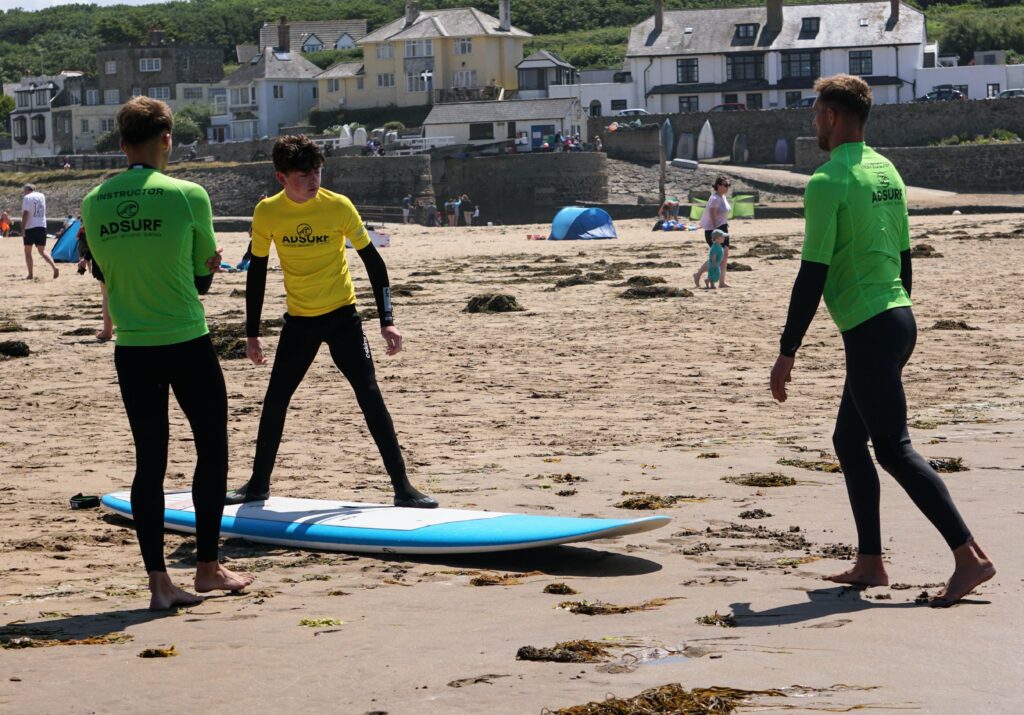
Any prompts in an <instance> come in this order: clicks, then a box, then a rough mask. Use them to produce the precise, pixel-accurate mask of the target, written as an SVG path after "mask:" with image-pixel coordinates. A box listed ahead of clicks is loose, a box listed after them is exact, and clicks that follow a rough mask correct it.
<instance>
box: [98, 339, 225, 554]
mask: <svg viewBox="0 0 1024 715" xmlns="http://www.w3.org/2000/svg"><path fill="white" fill-rule="evenodd" d="M114 365H115V367H116V368H117V379H118V382H119V383H120V385H121V399H122V400H123V401H124V409H125V412H127V413H128V423H129V424H130V425H131V429H132V437H133V438H134V439H135V480H134V481H133V482H132V517H133V520H134V522H135V531H136V533H137V534H138V537H139V548H140V549H141V550H142V560H143V562H144V563H145V564H146V571H147V572H149V571H166V570H167V567H166V565H165V563H164V488H163V487H164V473H165V472H166V471H167V441H168V437H169V434H168V433H169V429H168V415H167V398H168V388H170V389H171V390H174V396H175V398H176V399H177V400H178V404H179V405H181V409H182V411H183V412H184V413H185V417H186V418H187V419H188V422H189V425H190V426H191V427H192V435H193V438H194V439H195V446H196V456H197V460H196V469H195V474H194V475H193V477H192V501H193V504H194V505H195V511H196V559H197V560H198V561H216V560H217V540H218V538H219V537H220V518H221V514H222V513H223V511H224V492H225V490H226V489H227V479H228V431H227V430H228V398H227V390H226V389H225V386H224V375H223V374H222V373H221V370H220V363H218V362H217V354H216V353H215V352H214V350H213V343H211V342H210V336H209V335H204V336H202V337H200V338H196V339H195V340H189V341H187V342H184V343H177V344H175V345H160V346H155V347H126V346H123V345H118V346H117V347H116V348H114Z"/></svg>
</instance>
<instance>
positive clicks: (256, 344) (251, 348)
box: [245, 338, 267, 365]
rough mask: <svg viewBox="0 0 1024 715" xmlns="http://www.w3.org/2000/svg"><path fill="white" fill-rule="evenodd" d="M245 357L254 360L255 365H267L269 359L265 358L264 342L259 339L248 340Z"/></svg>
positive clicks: (246, 340)
mask: <svg viewBox="0 0 1024 715" xmlns="http://www.w3.org/2000/svg"><path fill="white" fill-rule="evenodd" d="M245 356H246V357H247V358H249V359H250V360H252V364H253V365H266V364H267V358H265V357H264V356H263V341H262V340H260V339H259V338H246V339H245Z"/></svg>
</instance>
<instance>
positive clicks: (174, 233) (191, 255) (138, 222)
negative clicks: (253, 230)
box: [82, 167, 217, 346]
mask: <svg viewBox="0 0 1024 715" xmlns="http://www.w3.org/2000/svg"><path fill="white" fill-rule="evenodd" d="M82 221H83V223H84V225H85V235H86V237H87V239H88V241H89V250H90V251H91V252H92V255H93V258H94V259H95V260H96V262H97V263H98V264H99V267H100V269H101V270H102V271H103V275H104V278H105V280H106V285H107V292H108V294H109V297H110V317H111V318H112V319H113V321H114V325H115V326H116V328H117V344H118V345H125V346H150V345H173V344H175V343H183V342H186V341H188V340H194V339H195V338H198V337H200V336H203V335H206V334H207V333H208V332H209V330H208V329H207V327H206V314H205V312H204V311H203V304H202V303H201V302H200V301H199V294H198V292H197V290H196V287H195V282H194V277H195V276H206V275H209V274H210V269H209V268H208V267H207V266H206V261H207V259H209V258H210V257H211V256H213V255H214V253H215V252H216V250H217V244H216V239H215V238H214V234H213V220H212V216H211V211H210V197H209V196H207V194H206V191H205V189H203V188H202V187H201V186H198V185H197V184H193V183H191V182H188V181H181V180H179V179H172V178H171V177H169V176H167V175H165V174H161V173H160V172H159V171H157V170H156V169H151V168H148V167H147V168H132V169H129V170H127V171H125V172H123V173H121V174H118V175H117V176H115V177H113V178H112V179H110V180H108V181H105V182H104V183H103V184H101V185H100V186H97V187H96V188H95V189H93V190H92V191H90V192H89V194H88V195H87V196H86V197H85V200H84V201H83V202H82Z"/></svg>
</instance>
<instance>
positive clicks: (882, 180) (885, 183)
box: [875, 174, 889, 189]
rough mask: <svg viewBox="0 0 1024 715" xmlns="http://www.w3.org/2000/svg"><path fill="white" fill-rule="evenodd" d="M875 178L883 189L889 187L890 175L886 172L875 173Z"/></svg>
mask: <svg viewBox="0 0 1024 715" xmlns="http://www.w3.org/2000/svg"><path fill="white" fill-rule="evenodd" d="M875 178H877V179H878V185H879V186H881V187H882V188H883V189H888V188H889V177H888V176H886V175H885V174H875Z"/></svg>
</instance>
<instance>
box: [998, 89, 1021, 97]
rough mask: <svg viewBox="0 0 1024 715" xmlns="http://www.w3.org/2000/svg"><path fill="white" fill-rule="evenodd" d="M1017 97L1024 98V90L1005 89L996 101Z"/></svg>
mask: <svg viewBox="0 0 1024 715" xmlns="http://www.w3.org/2000/svg"><path fill="white" fill-rule="evenodd" d="M1016 97H1024V89H1004V90H1003V91H1002V92H1000V93H999V94H998V95H996V99H1014V98H1016Z"/></svg>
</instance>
